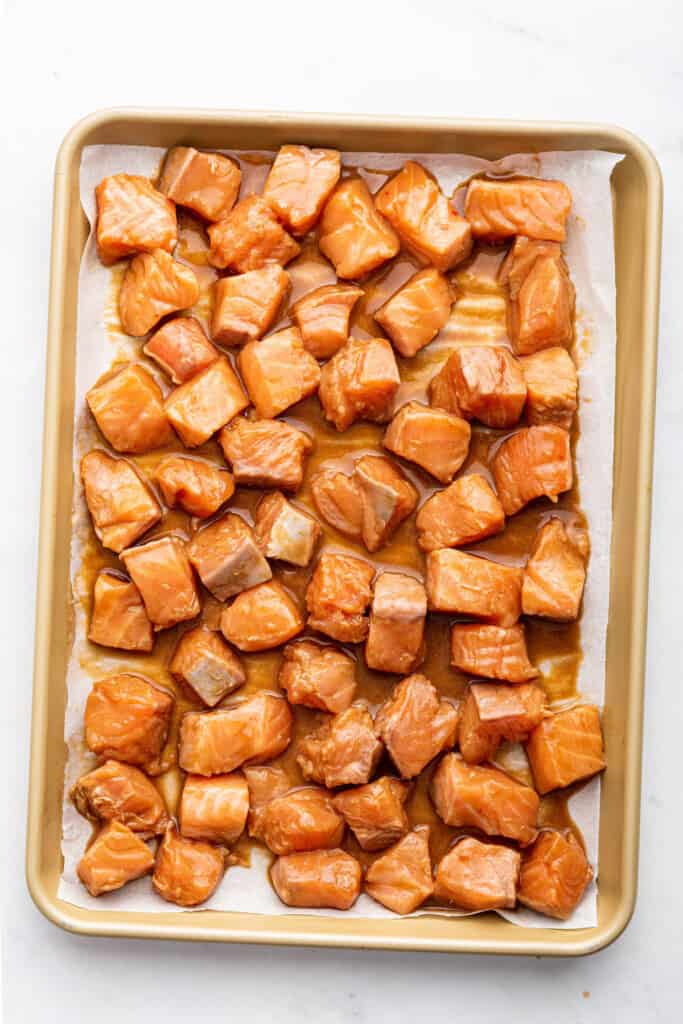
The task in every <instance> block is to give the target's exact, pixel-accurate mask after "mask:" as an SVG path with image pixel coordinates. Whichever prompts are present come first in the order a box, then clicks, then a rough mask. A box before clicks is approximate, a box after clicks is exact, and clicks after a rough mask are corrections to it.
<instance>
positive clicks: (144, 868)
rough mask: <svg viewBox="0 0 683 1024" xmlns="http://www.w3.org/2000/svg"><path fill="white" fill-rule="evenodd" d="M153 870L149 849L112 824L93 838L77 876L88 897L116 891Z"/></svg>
mask: <svg viewBox="0 0 683 1024" xmlns="http://www.w3.org/2000/svg"><path fill="white" fill-rule="evenodd" d="M153 867H154V854H153V853H152V851H151V850H150V848H149V846H147V844H146V843H144V842H143V841H142V839H140V837H139V836H137V835H136V834H135V832H132V831H131V830H130V829H129V828H128V827H127V826H126V825H122V824H121V822H120V821H112V822H110V823H109V824H108V825H105V826H104V828H103V829H102V830H101V832H99V833H98V834H97V837H96V838H95V840H94V842H92V843H91V844H90V846H89V847H88V849H87V850H86V852H85V853H84V854H83V856H82V857H81V859H80V861H79V862H78V867H77V869H76V870H77V872H78V877H79V878H80V880H81V882H83V885H84V886H85V887H86V889H87V890H88V892H89V893H90V895H91V896H101V895H102V893H105V892H113V891H114V890H115V889H120V888H121V887H122V886H124V885H125V884H126V882H132V881H133V879H134V878H141V877H142V876H143V875H148V874H149V873H150V871H151V870H152V868H153Z"/></svg>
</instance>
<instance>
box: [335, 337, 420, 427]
mask: <svg viewBox="0 0 683 1024" xmlns="http://www.w3.org/2000/svg"><path fill="white" fill-rule="evenodd" d="M400 382H401V378H400V376H399V372H398V366H397V365H396V359H395V357H394V352H393V349H392V347H391V345H390V344H389V342H388V341H387V340H386V339H385V338H370V339H369V340H361V339H359V338H351V339H350V340H349V341H348V342H347V343H346V345H344V347H343V348H340V349H339V351H338V352H337V354H336V355H335V356H333V357H332V359H330V361H329V362H327V363H325V365H324V366H323V368H322V371H321V374H320V389H319V398H320V404H321V405H322V407H323V412H324V414H325V419H327V420H330V422H331V423H334V425H335V427H336V428H337V430H339V431H342V430H347V429H348V428H349V427H350V426H351V424H352V423H355V421H356V420H360V419H362V420H372V421H374V422H381V421H383V420H385V419H386V418H387V417H388V413H389V409H390V406H391V403H392V401H393V399H394V395H395V394H396V392H397V391H398V386H399V384H400Z"/></svg>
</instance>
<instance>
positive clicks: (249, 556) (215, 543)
mask: <svg viewBox="0 0 683 1024" xmlns="http://www.w3.org/2000/svg"><path fill="white" fill-rule="evenodd" d="M187 555H188V558H189V559H190V561H191V562H192V564H193V566H194V567H195V569H196V570H197V573H198V574H199V578H200V579H201V581H202V583H203V584H204V586H205V587H206V589H207V590H208V591H209V592H210V593H211V594H213V596H214V597H215V598H216V600H217V601H227V599H228V598H229V597H234V595H235V594H239V593H240V592H241V591H242V590H248V589H249V587H255V586H256V585H257V584H258V583H265V582H266V580H269V579H271V578H272V575H273V574H272V572H271V569H270V566H269V565H268V562H267V561H266V560H265V558H264V557H263V555H262V554H261V552H260V550H259V547H258V544H257V543H256V538H255V536H254V531H253V530H252V529H251V527H250V526H248V525H247V523H245V521H244V519H242V517H241V516H238V515H237V514H236V513H234V512H227V513H226V514H225V515H224V516H221V518H220V519H216V520H215V521H214V522H213V523H210V524H209V525H208V526H205V527H204V528H203V529H202V530H199V531H198V532H197V533H195V535H194V536H193V538H192V540H191V541H190V543H189V545H188V548H187Z"/></svg>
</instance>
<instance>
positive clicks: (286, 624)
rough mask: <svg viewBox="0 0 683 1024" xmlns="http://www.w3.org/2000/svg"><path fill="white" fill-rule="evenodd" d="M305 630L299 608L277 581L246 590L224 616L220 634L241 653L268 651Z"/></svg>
mask: <svg viewBox="0 0 683 1024" xmlns="http://www.w3.org/2000/svg"><path fill="white" fill-rule="evenodd" d="M303 628H304V619H303V616H302V614H301V611H300V610H299V606H298V605H297V603H296V602H295V601H294V599H293V598H292V597H291V595H290V594H289V593H288V591H286V590H285V588H284V587H283V586H282V584H280V583H278V582H277V581H276V580H271V581H270V582H268V583H260V584H259V585H258V586H257V587H252V588H251V589H250V590H243V591H242V593H241V594H238V595H237V597H236V598H235V600H234V601H233V602H232V604H231V605H230V606H229V607H228V608H225V609H224V611H223V613H222V615H221V632H222V634H223V636H224V637H225V639H226V640H228V641H229V642H230V643H231V644H234V645H235V647H237V648H239V650H240V651H269V650H270V649H271V648H273V647H279V646H280V644H286V643H287V641H288V640H292V639H293V637H295V636H297V634H298V633H300V632H301V631H302V630H303Z"/></svg>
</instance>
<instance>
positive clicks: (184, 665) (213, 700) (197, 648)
mask: <svg viewBox="0 0 683 1024" xmlns="http://www.w3.org/2000/svg"><path fill="white" fill-rule="evenodd" d="M169 671H170V673H171V675H173V676H174V677H175V678H176V679H180V680H181V681H182V682H183V683H185V685H186V686H189V687H190V689H191V690H192V691H193V692H194V693H196V694H197V696H198V697H199V698H200V700H203V701H204V703H205V704H208V706H209V707H211V708H212V707H215V705H216V704H218V703H219V702H220V701H222V700H223V698H224V697H227V695H228V694H229V693H232V692H233V690H237V689H238V688H239V687H240V686H243V685H244V683H245V682H246V680H247V676H246V673H245V671H244V667H243V665H242V662H241V661H240V659H239V658H238V657H237V655H236V654H234V653H233V652H232V651H231V650H230V648H229V647H228V645H227V644H226V642H225V640H223V638H222V637H221V635H220V633H216V632H215V631H214V630H212V629H208V628H207V626H204V625H200V626H195V628H194V629H190V630H188V631H187V633H183V635H182V636H181V638H180V640H179V641H178V646H177V647H176V649H175V651H174V652H173V658H172V659H171V664H170V665H169ZM195 838H201V837H197V836H195Z"/></svg>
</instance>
